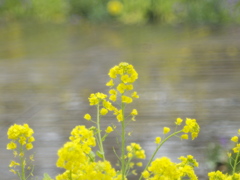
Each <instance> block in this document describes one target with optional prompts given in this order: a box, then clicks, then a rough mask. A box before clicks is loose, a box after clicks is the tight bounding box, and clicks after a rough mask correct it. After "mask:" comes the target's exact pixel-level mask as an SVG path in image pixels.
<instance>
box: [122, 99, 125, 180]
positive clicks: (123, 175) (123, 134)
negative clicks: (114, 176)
mask: <svg viewBox="0 0 240 180" xmlns="http://www.w3.org/2000/svg"><path fill="white" fill-rule="evenodd" d="M121 109H122V118H123V120H122V121H121V125H122V155H121V165H122V167H121V170H122V180H124V179H125V118H124V104H123V103H122V104H121Z"/></svg>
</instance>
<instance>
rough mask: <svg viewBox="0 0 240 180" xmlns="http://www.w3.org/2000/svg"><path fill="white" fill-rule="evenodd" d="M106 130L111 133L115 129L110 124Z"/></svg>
mask: <svg viewBox="0 0 240 180" xmlns="http://www.w3.org/2000/svg"><path fill="white" fill-rule="evenodd" d="M105 131H106V133H110V132H112V131H113V128H112V127H111V126H108V127H107V129H106V130H105Z"/></svg>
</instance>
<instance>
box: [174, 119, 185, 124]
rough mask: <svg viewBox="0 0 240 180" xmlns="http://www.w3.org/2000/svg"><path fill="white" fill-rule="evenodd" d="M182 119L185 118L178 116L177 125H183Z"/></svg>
mask: <svg viewBox="0 0 240 180" xmlns="http://www.w3.org/2000/svg"><path fill="white" fill-rule="evenodd" d="M182 121H183V120H182V119H181V118H177V119H176V122H175V124H176V125H181V123H182Z"/></svg>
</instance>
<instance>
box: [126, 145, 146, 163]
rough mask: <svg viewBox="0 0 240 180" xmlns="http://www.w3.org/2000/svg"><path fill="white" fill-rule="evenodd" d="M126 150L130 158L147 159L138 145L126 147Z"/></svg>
mask: <svg viewBox="0 0 240 180" xmlns="http://www.w3.org/2000/svg"><path fill="white" fill-rule="evenodd" d="M126 150H127V151H128V154H127V156H128V157H135V158H138V159H145V158H146V155H145V151H144V150H143V149H142V147H141V146H140V145H139V144H137V143H131V144H130V145H129V146H127V147H126Z"/></svg>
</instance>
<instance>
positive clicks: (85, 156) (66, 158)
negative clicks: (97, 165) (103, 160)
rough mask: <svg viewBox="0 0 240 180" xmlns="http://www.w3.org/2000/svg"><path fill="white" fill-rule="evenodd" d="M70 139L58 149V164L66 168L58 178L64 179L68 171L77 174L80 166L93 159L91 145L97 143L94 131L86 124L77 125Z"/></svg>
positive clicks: (72, 174)
mask: <svg viewBox="0 0 240 180" xmlns="http://www.w3.org/2000/svg"><path fill="white" fill-rule="evenodd" d="M69 139H70V141H69V142H67V143H65V144H64V146H63V147H62V148H61V149H59V150H58V156H59V158H58V160H57V163H56V166H57V167H61V168H64V169H66V171H65V173H63V174H62V175H58V176H57V179H58V180H60V179H64V178H63V177H64V176H65V175H66V174H68V173H71V176H77V175H78V174H79V169H80V167H82V166H84V165H85V164H86V162H90V161H91V156H90V153H91V150H92V149H91V147H94V146H95V145H96V142H95V138H94V133H93V131H92V130H89V129H87V128H86V127H85V126H76V127H75V128H74V129H73V130H72V132H71V136H70V137H69Z"/></svg>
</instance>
